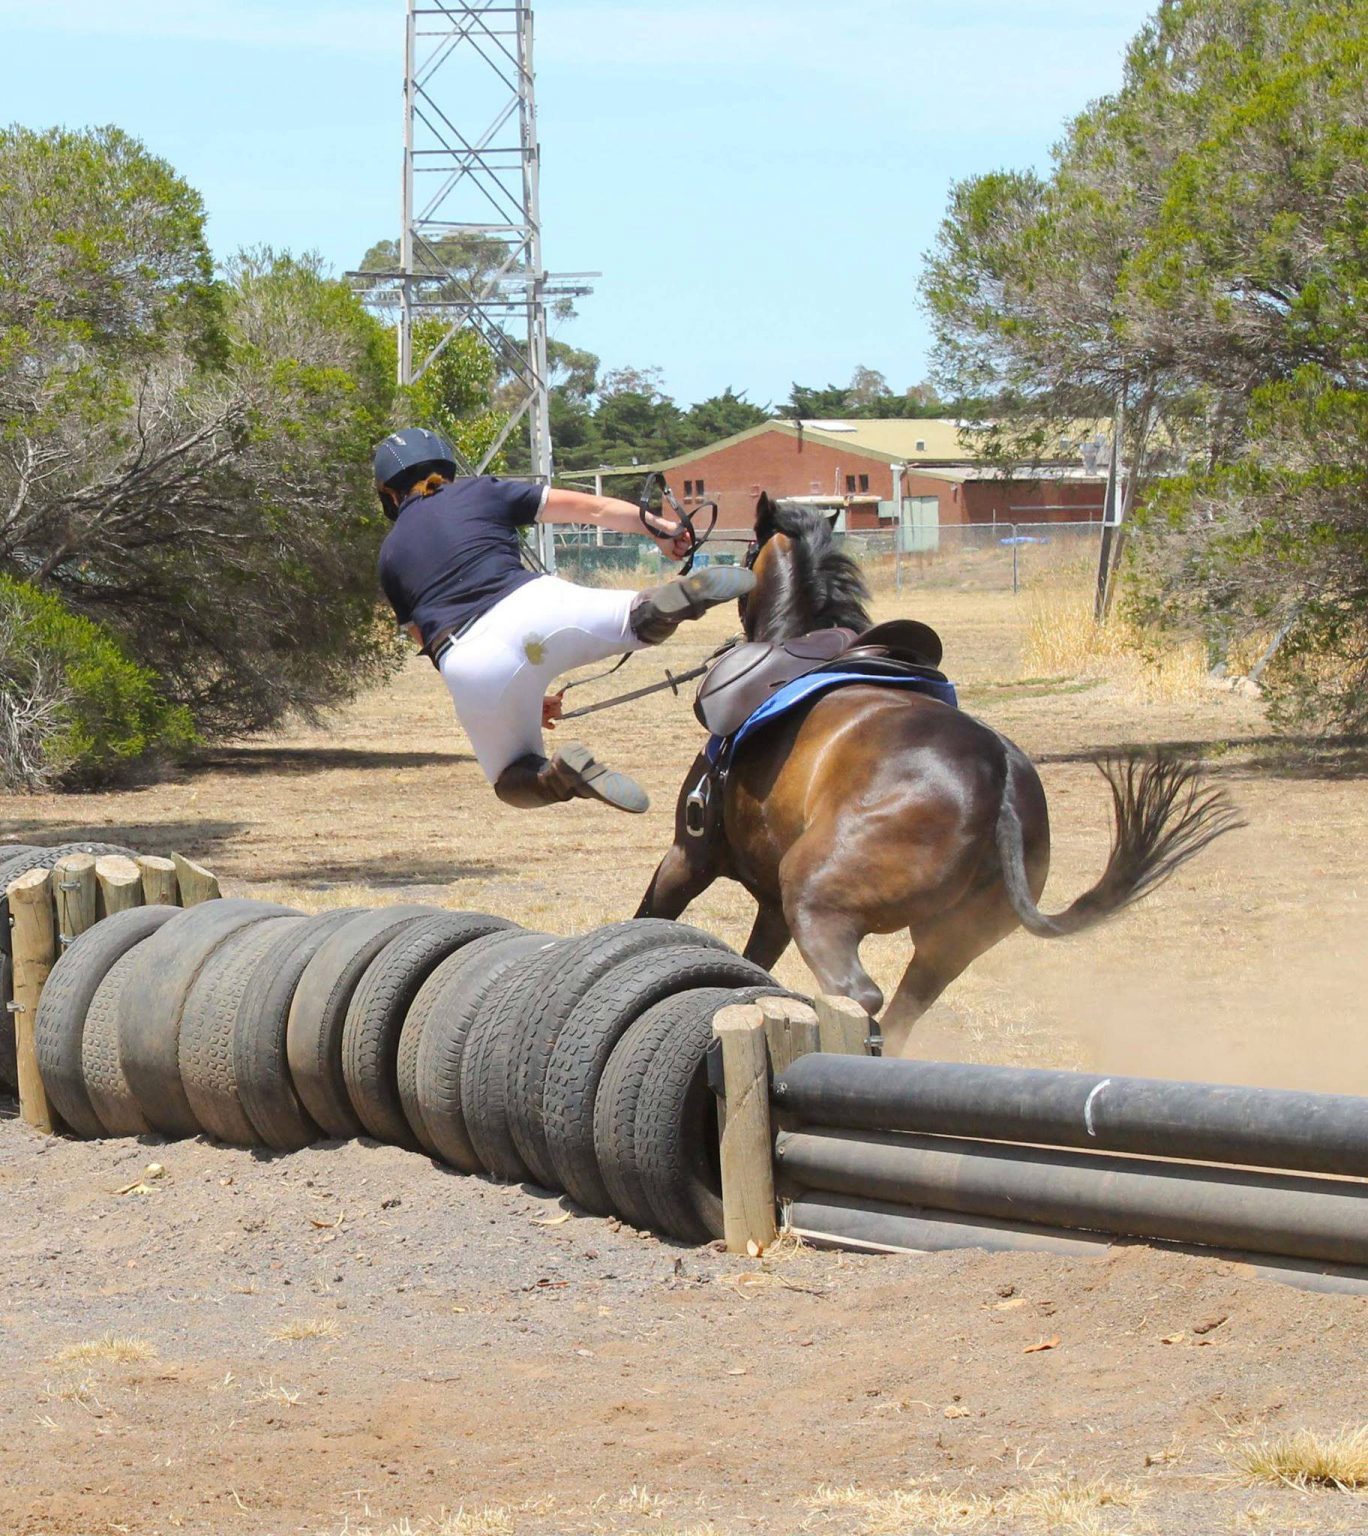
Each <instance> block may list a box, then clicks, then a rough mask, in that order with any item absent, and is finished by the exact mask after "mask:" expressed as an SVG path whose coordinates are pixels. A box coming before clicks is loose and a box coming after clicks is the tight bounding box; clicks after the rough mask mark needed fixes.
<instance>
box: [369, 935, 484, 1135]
mask: <svg viewBox="0 0 1368 1536" xmlns="http://www.w3.org/2000/svg"><path fill="white" fill-rule="evenodd" d="M513 926H514V925H513V924H512V923H510V922H509V921H508V919H507V918H504V917H493V916H491V915H490V914H489V913H488V912H442V913H440V914H438V915H437V916H434V917H425V918H422V919H420V920H419V921H418V922H416V923H414V924H413V926H412V927H411V928H409V929H407V930H406V931H405V932H403V933H401V934H400V935H399V936H398V937H397V938H394V939H391V940H390V942H389V943H388V944H387V945H386V946H385V947H384V949H382V950H381V951H380V953H379V954H378V955H377V956H376V957H375V959H374V960H373V961H372V962H371V965H370V967H369V969H368V970H367V971H366V974H365V975H364V976H363V977H362V978H361V982H360V985H359V986H358V987H357V989H356V991H355V992H354V993H353V994H352V1000H351V1002H350V1003H349V1004H348V1006H347V1017H346V1021H345V1023H344V1024H343V1027H342V1079H343V1081H344V1082H345V1083H346V1085H347V1093H348V1095H349V1096H350V1098H351V1103H352V1108H353V1109H354V1110H355V1111H356V1114H357V1118H358V1119H359V1120H360V1121H361V1124H362V1125H363V1126H364V1127H365V1129H366V1130H367V1131H368V1132H369V1133H370V1135H372V1136H374V1137H375V1138H376V1139H377V1140H379V1141H388V1142H393V1143H394V1144H395V1145H396V1146H401V1147H417V1146H418V1145H419V1143H418V1139H417V1137H416V1136H414V1134H413V1130H412V1128H411V1127H410V1125H409V1123H408V1120H407V1118H406V1117H405V1115H404V1106H403V1104H402V1103H401V1102H400V1100H399V1079H398V1075H397V1070H396V1061H395V1058H396V1056H397V1054H398V1051H399V1037H400V1035H401V1033H402V1032H403V1028H404V1017H405V1015H406V1014H407V1013H408V1011H409V1008H410V1006H411V1005H412V1003H413V1000H414V998H415V997H416V996H417V995H418V989H419V988H420V987H421V986H422V985H423V983H424V982H425V981H426V980H427V979H428V977H429V976H430V975H431V974H432V972H433V971H434V970H435V969H436V968H437V966H438V965H440V964H441V962H442V961H443V960H445V959H446V958H447V957H448V956H449V955H453V954H455V953H456V952H457V951H458V950H460V949H462V948H464V946H465V945H467V944H469V943H471V942H472V941H473V940H475V939H481V938H484V937H485V935H486V934H490V933H504V932H507V931H508V930H509V929H511V928H513Z"/></svg>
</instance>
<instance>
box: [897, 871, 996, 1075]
mask: <svg viewBox="0 0 1368 1536" xmlns="http://www.w3.org/2000/svg"><path fill="white" fill-rule="evenodd" d="M1017 927H1020V919H1019V918H1018V917H1017V915H1016V913H1015V912H1013V911H1012V905H1011V903H1010V902H1009V901H1008V900H1007V897H1006V893H1005V892H1004V891H1003V889H1002V887H1001V886H1000V885H993V886H991V887H989V888H988V889H986V890H980V891H976V892H972V893H971V894H970V895H968V896H966V897H965V898H964V900H963V901H961V902H958V903H957V904H956V905H955V906H953V907H951V908H950V910H949V911H948V912H945V913H943V914H941V916H939V917H937V918H935V919H933V920H932V921H931V922H929V923H925V924H921V925H919V926H918V929H917V931H916V933H914V934H913V935H912V938H913V942H914V943H915V944H916V951H915V953H914V954H913V956H912V962H911V964H910V965H909V966H908V967H907V969H906V971H904V972H903V979H902V981H901V982H900V983H899V985H898V990H897V992H896V993H895V994H894V996H893V1001H892V1002H891V1003H890V1004H889V1005H888V1012H887V1013H886V1014H885V1015H884V1017H883V1020H882V1025H883V1034H884V1041H885V1048H886V1049H887V1052H888V1054H889V1055H890V1056H901V1055H902V1053H903V1050H904V1048H905V1047H906V1045H907V1041H908V1037H909V1036H910V1035H911V1033H912V1026H913V1025H914V1024H916V1022H917V1020H918V1019H920V1018H921V1016H922V1015H923V1014H924V1013H925V1012H926V1010H927V1009H928V1008H930V1006H931V1005H932V1003H934V1002H935V1001H936V999H937V998H938V997H939V996H940V995H941V993H942V992H944V991H945V989H946V987H948V986H949V985H950V983H951V982H952V981H954V979H955V978H956V977H957V976H958V975H959V974H960V973H961V972H962V971H963V970H964V969H965V968H966V967H967V966H968V965H970V964H971V963H972V962H973V961H975V960H977V959H978V957H979V956H980V955H981V954H983V953H984V952H985V951H987V950H990V949H991V948H992V947H993V945H994V944H996V943H998V942H999V941H1000V940H1001V939H1004V938H1006V937H1007V935H1008V934H1009V933H1011V932H1012V930H1013V929H1014V928H1017Z"/></svg>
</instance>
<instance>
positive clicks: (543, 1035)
mask: <svg viewBox="0 0 1368 1536" xmlns="http://www.w3.org/2000/svg"><path fill="white" fill-rule="evenodd" d="M668 944H676V945H678V944H693V945H698V946H700V947H702V948H705V949H717V950H721V951H722V952H723V953H724V954H729V955H730V954H733V953H734V951H733V950H731V949H730V948H728V946H727V945H725V944H724V943H723V942H722V941H721V939H717V938H714V937H713V936H712V934H710V933H704V932H703V930H702V929H701V928H693V927H691V926H690V925H689V924H687V923H675V922H671V921H669V920H668V919H666V918H656V917H645V918H633V919H631V920H629V921H627V922H624V923H610V924H608V925H607V926H605V927H602V928H595V929H593V930H592V931H591V932H589V933H586V934H584V935H583V936H582V937H580V938H575V939H566V940H565V941H564V942H563V943H562V944H558V945H557V946H556V952H555V959H554V963H553V962H552V959H551V957H550V956H548V957H547V965H546V967H545V979H544V980H540V979H539V980H538V983H537V990H536V992H535V993H533V992H531V991H529V993H528V996H527V999H526V1007H525V1010H524V1011H523V1014H522V1017H521V1018H520V1019H519V1020H518V1021H517V1025H516V1027H515V1028H514V1029H512V1030H510V1031H509V1032H508V1034H507V1036H506V1037H505V1039H504V1041H503V1044H502V1049H503V1050H504V1051H506V1052H507V1066H506V1068H505V1071H506V1073H507V1083H508V1086H507V1088H506V1090H505V1101H506V1103H507V1105H508V1129H509V1132H510V1134H511V1136H512V1138H513V1145H514V1147H515V1148H516V1149H517V1153H518V1156H519V1157H520V1158H521V1159H522V1161H523V1163H524V1164H525V1165H526V1167H527V1169H528V1170H529V1172H530V1174H531V1176H532V1178H533V1179H534V1180H535V1182H536V1183H538V1184H541V1185H544V1186H546V1187H547V1188H557V1187H558V1185H557V1179H556V1170H555V1167H554V1165H553V1163H552V1161H551V1152H550V1148H549V1147H548V1146H547V1140H546V1127H545V1122H544V1116H543V1111H542V1099H543V1096H544V1093H545V1088H546V1073H547V1069H548V1067H549V1066H550V1062H551V1054H552V1052H553V1051H554V1050H555V1046H556V1039H557V1037H558V1036H559V1034H560V1031H561V1026H562V1025H563V1024H564V1023H565V1021H566V1019H567V1018H569V1016H570V1014H571V1013H572V1012H573V1011H574V1009H575V1007H576V1005H577V1004H578V1003H579V1002H580V1000H581V999H582V998H583V997H584V996H585V995H586V994H587V993H588V992H590V991H591V990H592V989H593V988H594V987H595V986H597V984H598V983H599V982H600V981H601V980H602V979H603V977H604V976H606V975H607V974H608V973H609V972H610V971H612V970H613V969H614V967H615V966H618V965H620V964H622V962H623V961H625V960H629V959H631V958H632V957H633V956H634V955H639V954H642V953H645V952H649V951H651V950H654V949H659V948H661V947H662V946H663V945H668Z"/></svg>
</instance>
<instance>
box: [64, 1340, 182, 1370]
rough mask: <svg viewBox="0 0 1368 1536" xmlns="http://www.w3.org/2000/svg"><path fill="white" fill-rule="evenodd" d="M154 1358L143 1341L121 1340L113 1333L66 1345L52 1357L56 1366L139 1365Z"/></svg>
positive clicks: (150, 1347)
mask: <svg viewBox="0 0 1368 1536" xmlns="http://www.w3.org/2000/svg"><path fill="white" fill-rule="evenodd" d="M156 1358H157V1352H156V1350H155V1349H153V1348H152V1346H151V1345H150V1344H149V1343H148V1342H147V1341H146V1340H145V1339H121V1338H118V1337H117V1336H116V1335H115V1334H113V1333H104V1334H101V1336H100V1337H99V1338H98V1339H82V1340H81V1341H80V1343H79V1344H68V1345H67V1346H66V1348H65V1349H59V1350H58V1351H57V1353H56V1354H55V1355H54V1356H53V1360H54V1362H55V1363H56V1364H57V1365H88V1364H91V1363H96V1364H101V1365H141V1364H144V1363H145V1362H147V1361H148V1360H155V1359H156Z"/></svg>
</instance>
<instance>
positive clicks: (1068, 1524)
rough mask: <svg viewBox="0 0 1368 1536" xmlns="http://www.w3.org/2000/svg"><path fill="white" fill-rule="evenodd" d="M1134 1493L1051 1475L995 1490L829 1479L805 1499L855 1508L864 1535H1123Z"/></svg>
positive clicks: (817, 1507)
mask: <svg viewBox="0 0 1368 1536" xmlns="http://www.w3.org/2000/svg"><path fill="white" fill-rule="evenodd" d="M1137 1498H1138V1494H1137V1492H1136V1490H1135V1489H1134V1488H1132V1487H1131V1486H1130V1485H1129V1484H1125V1485H1121V1486H1113V1485H1112V1484H1109V1483H1103V1482H1086V1483H1083V1482H1078V1481H1076V1480H1075V1479H1073V1478H1052V1479H1048V1480H1045V1481H1041V1482H1039V1483H1034V1484H1031V1485H1030V1486H1027V1487H1024V1488H1012V1489H1008V1490H1007V1492H1005V1493H1003V1494H1000V1495H998V1496H997V1497H996V1498H993V1497H990V1496H989V1495H988V1494H983V1493H967V1492H965V1491H964V1489H962V1488H937V1487H932V1486H927V1485H921V1486H914V1487H911V1488H893V1489H887V1490H883V1491H876V1490H873V1489H865V1488H854V1487H851V1488H830V1487H824V1488H819V1489H818V1490H817V1493H816V1494H815V1495H814V1496H813V1497H812V1498H811V1499H809V1500H808V1503H809V1505H810V1507H811V1508H812V1509H813V1510H814V1512H815V1513H818V1514H843V1515H847V1516H851V1515H853V1516H854V1517H855V1518H856V1519H858V1520H859V1522H860V1526H859V1530H860V1536H911V1533H912V1532H916V1536H977V1533H978V1532H987V1531H990V1530H1000V1529H1002V1528H1003V1527H1006V1528H1007V1529H1010V1530H1012V1531H1013V1532H1017V1533H1021V1536H1025V1533H1027V1532H1029V1533H1032V1536H1036V1533H1038V1536H1125V1530H1124V1527H1122V1526H1119V1525H1117V1524H1115V1523H1114V1520H1113V1516H1114V1515H1115V1514H1117V1513H1118V1512H1121V1511H1125V1510H1128V1509H1130V1508H1132V1507H1133V1506H1134V1504H1135V1502H1136V1501H1137Z"/></svg>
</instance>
